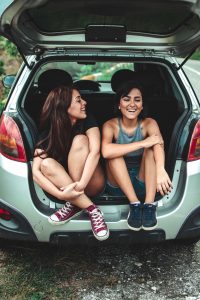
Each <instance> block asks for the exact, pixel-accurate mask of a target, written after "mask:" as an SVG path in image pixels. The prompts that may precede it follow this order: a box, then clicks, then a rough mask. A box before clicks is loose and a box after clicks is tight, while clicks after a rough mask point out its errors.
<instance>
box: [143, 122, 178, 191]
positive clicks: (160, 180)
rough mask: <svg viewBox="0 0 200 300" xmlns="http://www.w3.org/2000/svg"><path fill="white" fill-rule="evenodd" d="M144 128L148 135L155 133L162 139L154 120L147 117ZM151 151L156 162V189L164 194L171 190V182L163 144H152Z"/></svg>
mask: <svg viewBox="0 0 200 300" xmlns="http://www.w3.org/2000/svg"><path fill="white" fill-rule="evenodd" d="M146 128H147V134H148V135H149V136H152V135H157V136H159V137H160V139H162V135H161V133H160V129H159V127H158V124H157V123H156V121H155V120H153V119H148V121H147V124H146ZM153 152H154V158H155V163H156V174H157V191H158V192H160V193H161V195H164V194H167V193H168V192H170V191H171V188H172V182H171V180H170V178H169V176H168V174H167V172H166V170H165V153H164V147H163V144H156V145H154V146H153Z"/></svg>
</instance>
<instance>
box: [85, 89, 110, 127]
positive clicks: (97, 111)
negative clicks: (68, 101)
mask: <svg viewBox="0 0 200 300" xmlns="http://www.w3.org/2000/svg"><path fill="white" fill-rule="evenodd" d="M81 95H82V97H83V99H84V100H86V102H87V109H88V110H89V111H90V112H91V113H92V114H93V115H94V117H95V119H96V120H97V123H98V125H99V127H100V128H101V127H102V125H103V124H104V123H105V122H106V121H107V120H109V119H111V118H113V116H114V109H115V93H113V92H86V91H81Z"/></svg>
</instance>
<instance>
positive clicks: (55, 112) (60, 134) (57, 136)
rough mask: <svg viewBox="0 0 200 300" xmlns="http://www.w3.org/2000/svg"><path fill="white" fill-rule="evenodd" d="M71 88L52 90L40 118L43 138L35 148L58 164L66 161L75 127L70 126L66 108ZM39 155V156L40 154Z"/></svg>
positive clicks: (64, 87)
mask: <svg viewBox="0 0 200 300" xmlns="http://www.w3.org/2000/svg"><path fill="white" fill-rule="evenodd" d="M73 90H74V87H73V86H70V87H69V86H60V87H57V88H55V89H53V90H52V91H51V92H50V93H49V95H48V96H47V99H46V101H45V103H44V106H43V108H42V112H41V116H40V125H39V129H40V132H41V133H42V134H43V133H44V137H43V138H42V137H41V139H40V140H39V142H38V143H37V145H36V148H40V149H43V150H44V152H43V153H45V154H47V156H48V157H51V158H54V159H55V160H57V161H58V162H61V163H62V162H63V160H64V161H67V156H68V153H69V150H70V147H71V143H72V139H73V137H74V134H75V130H76V129H77V126H76V125H75V126H73V127H72V124H71V121H70V118H69V115H68V112H67V111H68V108H69V107H70V105H71V101H72V91H73ZM40 155H41V154H40Z"/></svg>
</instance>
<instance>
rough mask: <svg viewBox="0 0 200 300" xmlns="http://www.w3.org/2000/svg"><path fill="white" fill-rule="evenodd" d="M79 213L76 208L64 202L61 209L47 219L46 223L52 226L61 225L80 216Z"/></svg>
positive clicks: (79, 210) (78, 209)
mask: <svg viewBox="0 0 200 300" xmlns="http://www.w3.org/2000/svg"><path fill="white" fill-rule="evenodd" d="M81 211H82V210H81V209H80V208H78V207H77V206H75V205H73V204H71V203H70V202H66V203H65V205H64V206H63V207H62V208H60V209H59V210H58V211H56V212H55V213H54V214H53V215H51V216H50V217H49V218H48V221H49V223H51V224H53V225H61V224H64V223H66V222H69V221H70V220H71V219H72V218H74V217H76V216H78V215H80V213H81Z"/></svg>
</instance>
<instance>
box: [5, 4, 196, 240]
mask: <svg viewBox="0 0 200 300" xmlns="http://www.w3.org/2000/svg"><path fill="white" fill-rule="evenodd" d="M199 11H200V1H199V0H194V1H189V0H182V1H181V0H180V1H172V0H168V1H167V0H166V1H155V0H134V1H126V0H119V1H114V0H106V1H104V0H101V1H98V0H93V1H89V0H85V1H81V0H77V1H71V0H67V1H66V0H57V1H54V0H15V1H13V0H1V1H0V31H1V34H2V35H3V36H4V37H6V38H8V39H10V40H11V41H12V42H13V43H15V44H16V45H17V47H18V50H19V52H20V53H21V55H22V57H23V60H24V63H23V64H22V66H21V68H20V70H19V72H18V74H17V76H16V77H15V80H14V82H13V84H12V88H11V90H10V93H9V96H8V101H7V105H6V107H5V108H4V110H3V112H2V114H1V119H0V238H5V239H11V240H25V241H39V242H50V243H54V244H61V243H63V244H69V243H82V244H92V243H95V242H96V240H95V239H94V237H93V234H92V232H91V227H90V222H89V220H88V219H87V216H86V215H85V214H84V212H83V213H82V214H81V215H79V216H78V217H76V218H75V219H73V220H71V221H70V222H68V223H67V224H64V225H61V226H52V225H51V224H49V223H48V222H47V219H48V216H49V215H50V214H52V212H54V211H55V210H57V209H58V208H59V207H61V206H62V203H61V202H60V201H59V200H58V199H55V198H53V197H52V196H51V195H48V194H47V193H45V191H43V190H42V189H41V188H40V187H39V186H37V185H36V184H35V183H34V182H33V178H32V168H31V166H32V159H33V151H34V146H35V142H36V139H37V135H38V122H39V115H40V111H41V108H42V105H43V103H44V100H45V98H46V95H47V93H48V91H49V89H51V88H52V84H53V83H55V82H57V83H58V84H59V83H65V82H67V78H68V77H69V73H70V75H71V76H72V78H73V81H75V84H76V85H77V87H78V88H79V90H80V91H81V93H82V95H83V97H84V99H85V100H86V101H87V103H88V104H87V105H88V107H89V109H90V111H92V113H93V114H94V115H95V117H96V119H97V121H98V123H99V127H100V128H101V126H102V124H103V123H104V122H105V121H106V120H108V119H110V118H111V117H112V116H113V109H114V104H115V103H114V102H115V100H114V98H115V87H116V85H117V84H118V81H117V80H116V76H112V74H113V73H115V72H116V71H118V70H120V69H123V70H124V69H131V70H132V71H134V76H136V77H137V78H138V79H139V80H140V81H141V82H142V83H143V89H144V101H145V112H146V115H147V116H151V117H153V118H154V119H156V120H157V122H158V124H159V126H160V129H161V132H162V135H163V138H164V141H165V153H166V169H167V171H168V173H169V175H170V177H171V179H172V182H173V191H172V192H171V193H170V194H169V195H166V196H164V197H162V196H160V199H158V200H157V204H158V209H157V217H158V227H157V229H155V230H153V231H149V232H146V231H143V230H141V231H139V232H133V231H131V230H129V229H128V227H127V222H126V219H127V214H128V201H127V199H126V197H116V196H115V197H114V196H111V195H109V193H107V192H106V191H105V193H104V194H103V195H101V196H99V197H97V198H95V199H93V200H94V201H95V203H97V204H98V205H99V206H100V208H101V209H102V211H103V213H104V216H105V219H106V221H107V224H108V226H109V229H110V238H109V239H108V240H107V241H105V242H104V243H138V242H156V241H164V240H175V239H176V240H188V241H191V242H195V241H197V240H199V238H200V192H199V185H200V103H199V100H198V99H197V97H196V95H195V93H194V91H193V88H192V86H191V84H190V82H189V81H188V79H187V77H186V75H185V73H184V71H183V65H184V63H185V62H186V60H187V59H188V58H189V57H190V56H191V55H192V53H193V52H194V50H195V49H196V48H197V47H198V46H199V45H200V16H199ZM180 57H181V58H183V59H182V63H180V60H179V59H178V60H177V58H180ZM121 74H123V72H122V73H121ZM122 77H123V76H122ZM5 79H6V78H5ZM122 79H123V78H120V76H119V78H118V80H122ZM102 163H103V162H102Z"/></svg>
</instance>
